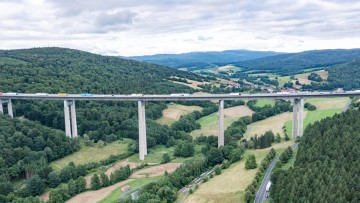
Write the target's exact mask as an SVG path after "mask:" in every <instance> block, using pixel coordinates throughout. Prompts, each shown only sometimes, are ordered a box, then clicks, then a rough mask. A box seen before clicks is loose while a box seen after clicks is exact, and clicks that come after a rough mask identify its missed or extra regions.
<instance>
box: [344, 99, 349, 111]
mask: <svg viewBox="0 0 360 203" xmlns="http://www.w3.org/2000/svg"><path fill="white" fill-rule="evenodd" d="M350 104H351V100H349V101H348V102H347V103H346V105H345V107H344V109H343V112H346V111H347V110H348V108H349V106H350Z"/></svg>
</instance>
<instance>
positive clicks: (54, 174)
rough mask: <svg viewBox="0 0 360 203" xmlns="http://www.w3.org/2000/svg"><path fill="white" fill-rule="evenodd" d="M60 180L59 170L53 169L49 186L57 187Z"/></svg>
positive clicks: (49, 178) (49, 177)
mask: <svg viewBox="0 0 360 203" xmlns="http://www.w3.org/2000/svg"><path fill="white" fill-rule="evenodd" d="M60 181H61V180H60V177H59V175H58V173H57V172H55V171H52V172H50V173H49V176H48V184H49V187H51V188H55V187H57V186H58V185H59V184H60Z"/></svg>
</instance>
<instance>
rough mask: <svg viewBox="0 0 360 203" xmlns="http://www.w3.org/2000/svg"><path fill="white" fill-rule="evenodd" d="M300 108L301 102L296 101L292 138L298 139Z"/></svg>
mask: <svg viewBox="0 0 360 203" xmlns="http://www.w3.org/2000/svg"><path fill="white" fill-rule="evenodd" d="M298 106H299V100H298V99H294V104H293V123H292V138H293V139H296V136H297V133H298V124H299V123H298Z"/></svg>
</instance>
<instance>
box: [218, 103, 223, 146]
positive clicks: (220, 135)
mask: <svg viewBox="0 0 360 203" xmlns="http://www.w3.org/2000/svg"><path fill="white" fill-rule="evenodd" d="M221 146H224V100H220V101H219V132H218V147H221Z"/></svg>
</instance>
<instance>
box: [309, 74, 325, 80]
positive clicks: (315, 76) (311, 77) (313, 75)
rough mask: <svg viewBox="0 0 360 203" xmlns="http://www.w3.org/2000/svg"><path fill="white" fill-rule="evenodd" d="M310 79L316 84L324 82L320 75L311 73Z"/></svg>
mask: <svg viewBox="0 0 360 203" xmlns="http://www.w3.org/2000/svg"><path fill="white" fill-rule="evenodd" d="M308 79H309V80H312V81H315V82H322V81H323V79H322V78H321V77H320V75H319V74H317V73H311V74H310V75H309V76H308Z"/></svg>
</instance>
